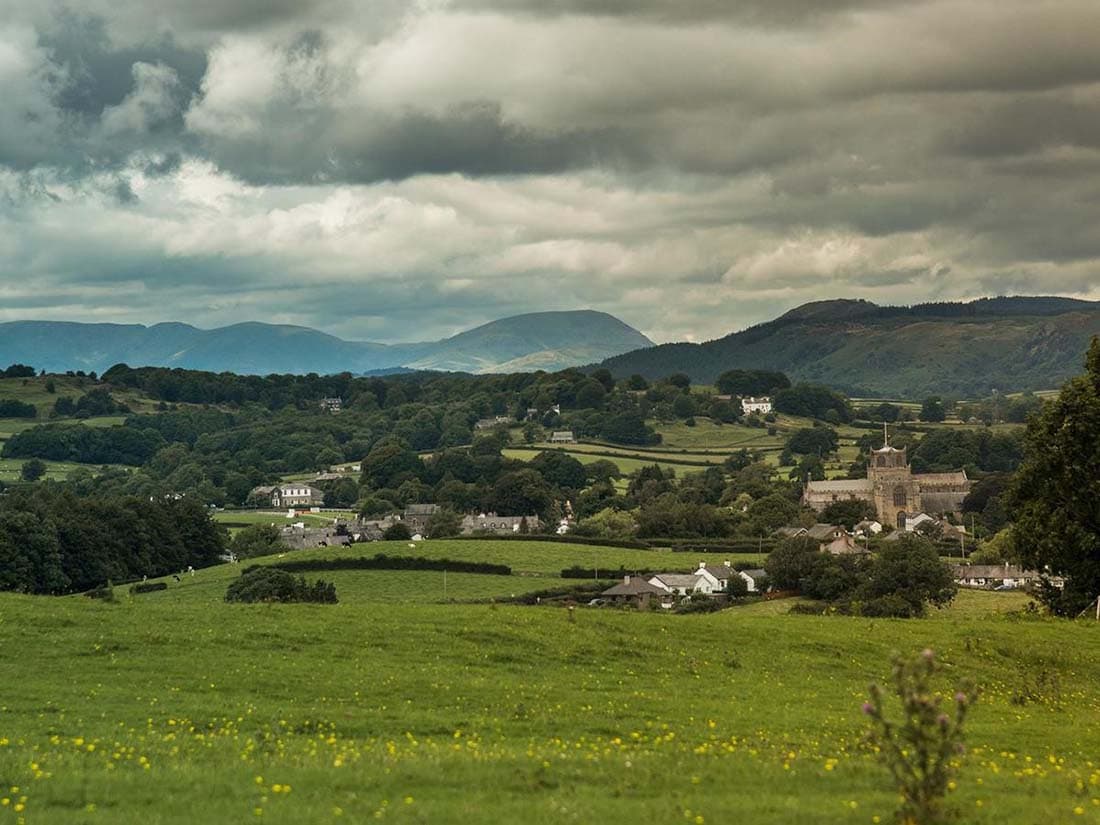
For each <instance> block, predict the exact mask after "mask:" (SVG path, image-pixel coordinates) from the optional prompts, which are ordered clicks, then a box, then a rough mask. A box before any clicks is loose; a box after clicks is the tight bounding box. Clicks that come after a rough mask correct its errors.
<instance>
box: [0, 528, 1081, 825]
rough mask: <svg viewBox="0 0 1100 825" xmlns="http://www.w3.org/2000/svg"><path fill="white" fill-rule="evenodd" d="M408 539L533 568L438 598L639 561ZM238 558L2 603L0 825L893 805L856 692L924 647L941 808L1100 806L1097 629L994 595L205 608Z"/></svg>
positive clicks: (343, 586)
mask: <svg viewBox="0 0 1100 825" xmlns="http://www.w3.org/2000/svg"><path fill="white" fill-rule="evenodd" d="M401 547H405V545H403V544H400V545H399V544H398V543H390V544H388V545H371V546H370V547H369V548H363V547H359V548H356V549H355V551H343V552H351V553H354V555H364V554H366V555H370V554H373V553H374V552H378V551H383V550H384V551H385V552H389V553H391V554H392V553H395V552H399V551H400V549H401ZM406 549H407V547H406ZM334 552H335V551H331V550H329V551H306V552H300V553H293V554H288V555H292V556H293V557H294V558H295V559H306V558H310V557H315V558H320V557H324V555H325V554H326V553H327V554H328V555H332V554H333V553H334ZM408 552H410V553H412V552H414V551H413V550H408ZM415 553H416V554H417V555H431V554H439V555H440V556H448V557H451V558H459V557H460V554H466V557H468V558H478V559H480V560H485V561H492V560H498V559H499V560H502V561H505V563H510V564H512V566H513V567H514V568H515V569H516V570H521V569H522V570H525V571H528V572H530V573H531V574H532V575H527V576H520V575H513V576H508V577H505V576H475V575H470V574H448V576H447V583H448V599H476V598H481V599H485V598H488V597H490V596H498V595H499V596H504V595H506V594H508V593H510V592H515V591H517V590H527V591H529V590H535V589H541V588H543V587H546V586H551V585H553V584H554V583H555V582H559V583H560V580H556V579H555V578H554V575H553V574H554V573H555V572H556V569H559V568H560V567H561V566H563V563H565V562H574V561H575V562H576V563H583V562H582V561H580V560H579V559H580V554H582V553H591V554H593V555H598V556H601V557H607V558H611V557H613V554H615V553H642V554H643V557H646V558H648V557H649V556H650V555H652V554H647V553H646V551H622V550H613V549H611V548H591V547H583V546H579V545H555V544H538V545H536V543H534V542H504V541H497V542H493V541H491V540H485V541H483V542H477V541H469V542H463V541H453V542H442V541H441V542H431V541H429V542H424V543H422V544H418V545H417V547H416V548H415ZM311 554H312V556H311ZM542 556H544V557H545V558H542ZM274 560H275V559H269V560H268V561H274ZM689 566H690V565H689ZM239 569H240V568H239V566H236V565H234V566H230V565H226V566H221V567H216V568H211V569H207V570H200V571H197V572H196V574H195V576H193V577H191V576H184V577H183V580H182V581H181V582H178V583H177V582H175V581H174V580H169V589H168V590H166V591H162V592H158V593H151V594H147V595H143V596H135V597H131V596H129V595H128V594H127V592H126V589H125V588H122V587H120V588H117V593H118V597H119V598H118V601H117V602H116V603H113V604H111V603H103V602H97V601H92V600H89V599H86V598H84V597H81V596H74V597H66V598H48V597H28V596H18V595H12V594H0V641H2V643H3V650H4V656H3V657H0V679H2V680H3V681H2V684H3V685H4V688H3V692H2V693H0V823H7V822H11V823H18V822H23V823H36V822H48V823H69V822H73V823H90V822H111V823H131V822H132V823H191V822H241V821H246V820H251V821H261V822H262V821H272V822H280V823H282V822H285V823H302V822H330V821H331V822H342V821H347V822H363V821H368V820H369V821H374V820H380V821H392V822H408V823H414V822H433V823H436V822H442V823H450V822H454V823H468V822H486V823H498V822H513V821H518V820H520V819H521V818H522V819H523V820H524V821H527V822H531V823H544V822H546V823H549V822H626V821H635V820H641V821H655V820H665V821H675V822H689V823H723V822H752V823H757V822H763V823H873V822H888V821H890V815H891V812H892V810H893V802H894V799H893V794H892V792H891V790H890V787H889V784H888V782H887V778H886V773H885V771H884V770H883V769H882V768H881V767H880V766H879V765H878V764H877V763H876V762H875V761H874V760H873V758H872V757H871V755H870V754H869V753H868V751H867V748H866V747H865V745H864V744H863V743H862V736H863V733H864V731H865V723H864V721H863V717H862V715H861V714H860V712H859V706H860V703H861V702H862V701H863V698H864V696H865V693H866V687H867V684H868V683H869V682H871V681H879V682H882V681H883V680H885V678H886V677H887V675H888V672H889V666H890V656H891V653H892V652H893V651H906V652H914V651H918V650H920V649H922V648H924V647H932V648H934V649H935V650H936V651H937V653H938V655H939V657H940V658H941V660H942V661H943V663H944V665H945V671H946V675H945V678H944V681H943V685H942V686H943V688H944V690H950V689H951V687H952V685H953V683H954V681H955V680H956V679H958V678H961V677H970V678H973V679H974V680H976V681H977V682H978V684H979V685H980V687H981V689H982V697H981V699H980V701H979V704H978V707H977V708H976V710H975V711H974V713H973V716H972V718H971V723H970V736H969V744H970V748H969V754H968V755H967V756H966V757H965V763H964V766H963V771H962V774H961V776H960V778H959V783H958V788H957V790H956V791H955V792H954V793H953V794H952V796H951V799H952V802H953V804H954V805H956V806H957V808H958V809H959V810H960V812H961V817H960V821H961V822H966V823H998V825H1002V824H1003V823H1062V822H1065V823H1070V822H1096V821H1098V817H1100V756H1098V754H1100V624H1098V623H1096V622H1091V623H1087V622H1078V623H1072V622H1064V621H1053V620H1045V619H1040V618H1027V617H1025V616H1024V614H1021V613H1020V612H1019V609H1020V608H1021V607H1022V606H1023V603H1024V602H1025V601H1026V600H1025V599H1024V598H1023V597H1021V596H1019V595H1018V594H1012V593H1007V594H1006V593H985V592H980V593H979V592H964V593H961V594H960V596H959V598H958V599H957V600H956V603H955V604H954V605H953V606H952V607H951V608H949V609H948V610H945V611H941V612H937V613H934V614H933V616H932V617H931V618H929V619H926V620H913V621H902V620H882V619H876V620H869V619H859V618H850V617H837V616H800V615H787V613H786V610H788V609H789V606H790V604H791V603H790V602H789V601H786V600H778V601H773V602H766V603H757V604H751V605H747V606H744V607H734V608H731V609H729V610H725V611H722V612H720V613H716V614H709V615H667V614H658V613H648V612H644V613H643V612H637V611H620V610H615V609H606V608H586V607H581V608H578V609H577V610H576V611H575V615H574V616H573V620H572V621H571V620H570V613H569V611H566V610H564V609H562V608H558V607H548V606H540V607H521V606H515V605H494V604H488V603H452V602H449V601H448V602H443V594H442V573H440V572H428V573H419V572H409V571H400V572H398V571H393V572H391V571H340V572H335V573H327V574H321V575H323V576H325V577H326V578H329V579H331V580H333V581H335V582H336V585H337V590H338V593H339V595H340V604H337V605H230V604H226V603H225V602H224V601H223V599H222V597H223V595H224V592H225V586H226V584H227V583H228V582H229V581H230V580H231V579H232V578H233V577H234V576H235V575H236V574H237V573H238V572H239ZM489 580H493V581H489Z"/></svg>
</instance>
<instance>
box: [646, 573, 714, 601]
mask: <svg viewBox="0 0 1100 825" xmlns="http://www.w3.org/2000/svg"><path fill="white" fill-rule="evenodd" d="M717 582H718V580H717V579H716V578H714V577H713V576H711V575H705V576H703V575H699V574H698V573H658V574H657V575H656V576H651V577H650V579H649V583H650V584H652V585H653V586H654V587H659V588H661V589H662V590H664V591H666V592H668V593H672V594H674V595H677V596H692V595H696V594H698V595H701V596H709V595H711V594H712V593H717V592H718V591H719V590H721V588H720V587H718V584H717Z"/></svg>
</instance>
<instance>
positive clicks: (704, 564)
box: [699, 561, 707, 570]
mask: <svg viewBox="0 0 1100 825" xmlns="http://www.w3.org/2000/svg"><path fill="white" fill-rule="evenodd" d="M699 569H700V570H706V569H707V563H706V562H705V561H701V562H699Z"/></svg>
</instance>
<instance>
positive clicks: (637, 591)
mask: <svg viewBox="0 0 1100 825" xmlns="http://www.w3.org/2000/svg"><path fill="white" fill-rule="evenodd" d="M600 595H601V596H603V597H604V598H606V599H610V600H611V601H612V602H615V603H616V604H633V605H635V606H636V607H638V608H644V607H648V606H649V602H650V600H652V599H654V598H656V599H660V600H661V601H662V602H665V601H666V599H667V598H668V591H666V590H664V589H662V588H660V587H657V586H656V585H653V584H650V583H649V582H647V581H646V580H645V579H641V578H638V577H637V576H623V580H622V581H621V582H620V583H619V584H616V585H614V586H613V587H609V588H607V590H605V591H603V592H602V593H601V594H600Z"/></svg>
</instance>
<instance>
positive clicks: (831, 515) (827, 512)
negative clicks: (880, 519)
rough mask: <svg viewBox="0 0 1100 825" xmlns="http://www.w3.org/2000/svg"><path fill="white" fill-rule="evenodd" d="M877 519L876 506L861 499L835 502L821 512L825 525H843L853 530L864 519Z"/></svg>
mask: <svg viewBox="0 0 1100 825" xmlns="http://www.w3.org/2000/svg"><path fill="white" fill-rule="evenodd" d="M874 517H875V506H874V505H873V504H871V502H869V501H865V500H863V499H861V498H849V499H842V500H840V501H834V502H833V503H832V504H830V505H829V506H828V507H826V508H825V509H824V510H822V511H821V520H822V522H823V523H825V524H843V525H844V526H845V527H846V528H847V529H849V530H851V529H852V528H853V527H855V526H856V525H857V524H859V523H860V522H861V521H863V520H864V519H873V518H874Z"/></svg>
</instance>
